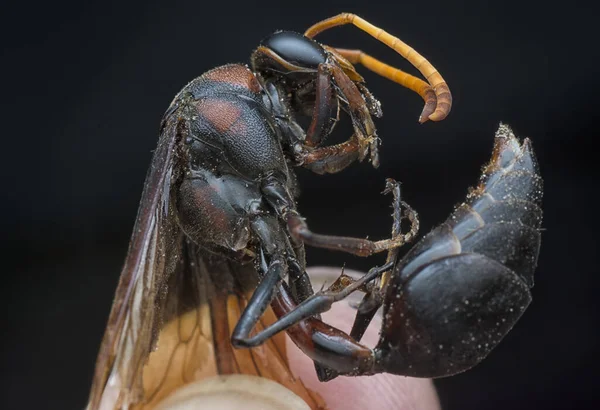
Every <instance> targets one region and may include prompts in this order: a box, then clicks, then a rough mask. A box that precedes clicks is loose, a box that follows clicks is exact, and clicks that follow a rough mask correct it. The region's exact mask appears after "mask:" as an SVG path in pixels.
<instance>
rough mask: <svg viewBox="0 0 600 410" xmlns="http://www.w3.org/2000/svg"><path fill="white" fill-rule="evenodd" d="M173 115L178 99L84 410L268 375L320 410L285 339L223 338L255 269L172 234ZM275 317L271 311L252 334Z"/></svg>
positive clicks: (176, 131) (154, 400)
mask: <svg viewBox="0 0 600 410" xmlns="http://www.w3.org/2000/svg"><path fill="white" fill-rule="evenodd" d="M177 117H178V115H177V100H176V101H175V102H174V105H173V106H172V107H171V108H170V109H169V111H168V112H167V114H166V116H165V119H164V121H163V124H162V126H161V136H160V139H159V142H158V147H157V149H156V151H155V153H154V157H153V160H152V165H151V167H150V170H149V173H148V176H147V178H146V183H145V187H144V191H143V194H142V200H141V203H140V208H139V211H138V216H137V220H136V224H135V228H134V232H133V235H132V239H131V243H130V247H129V252H128V255H127V258H126V261H125V266H124V268H123V271H122V272H121V278H120V281H119V285H118V288H117V291H116V295H115V300H114V304H113V307H112V309H111V312H110V316H109V320H108V325H107V328H106V332H105V335H104V338H103V340H102V344H101V347H100V352H99V354H98V359H97V362H96V370H95V374H94V379H93V384H92V391H91V394H90V399H89V403H88V407H87V409H88V410H122V409H123V410H124V409H144V410H147V409H152V408H153V407H155V406H156V404H158V403H159V402H160V401H161V400H162V399H163V398H165V397H166V396H167V395H169V394H170V393H172V392H173V391H174V390H176V389H177V388H179V387H181V386H182V385H185V384H187V383H190V382H192V381H195V380H200V379H203V378H206V377H211V376H215V375H219V374H232V373H241V374H251V375H258V376H263V377H266V378H269V379H271V380H274V381H276V382H279V383H280V384H282V385H284V386H285V387H287V388H288V389H290V390H292V391H293V392H294V393H296V394H297V395H298V396H300V397H301V398H302V399H304V400H305V401H306V402H307V403H308V404H309V406H310V407H311V408H313V409H319V408H325V406H324V404H323V402H322V400H321V399H320V398H319V397H318V396H316V395H315V394H314V393H312V392H310V391H309V390H307V389H306V388H305V387H304V385H303V384H302V383H301V381H300V380H297V379H296V378H294V376H293V375H292V374H291V372H290V370H289V367H288V365H287V359H286V352H285V339H284V338H285V337H286V336H285V335H284V334H281V335H278V336H276V337H274V338H273V339H271V340H269V341H268V342H267V343H265V344H264V345H262V346H260V347H258V348H255V349H252V350H235V349H233V348H232V346H231V343H230V333H231V331H232V330H233V328H234V326H235V324H236V323H237V320H238V318H239V316H240V312H241V311H242V310H243V309H244V308H245V306H246V304H247V300H248V299H249V295H250V294H251V292H252V291H253V289H254V288H255V287H256V281H257V275H256V271H255V270H254V268H253V267H252V265H246V266H243V265H240V264H238V263H235V262H231V261H227V260H225V259H224V258H221V257H219V256H217V255H210V256H209V255H207V254H206V253H205V252H204V251H203V250H201V249H199V248H198V246H196V245H195V244H193V243H190V242H189V241H188V240H187V239H186V238H185V237H184V235H183V234H182V232H181V231H180V229H179V228H178V225H177V222H176V215H175V210H174V206H173V203H172V201H173V200H172V198H173V195H171V190H172V189H173V188H175V187H176V181H177V179H178V177H179V172H180V171H179V170H180V168H181V166H180V164H179V163H178V153H179V149H178V148H179V145H178V142H179V140H180V139H181V135H180V134H181V133H183V132H185V131H180V130H182V129H183V127H180V126H179V120H178V118H177ZM274 320H275V316H274V315H273V313H272V312H271V311H270V310H269V311H268V312H267V313H266V314H265V316H264V317H263V318H262V320H261V323H260V324H259V326H258V327H259V328H260V327H261V326H266V325H268V324H269V323H271V322H272V321H274Z"/></svg>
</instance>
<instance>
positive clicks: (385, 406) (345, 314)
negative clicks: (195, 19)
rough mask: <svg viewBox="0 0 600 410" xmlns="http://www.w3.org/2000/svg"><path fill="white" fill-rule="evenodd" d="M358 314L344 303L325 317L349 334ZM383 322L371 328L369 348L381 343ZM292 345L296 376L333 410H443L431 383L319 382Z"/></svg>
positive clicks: (382, 379) (395, 379) (386, 377)
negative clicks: (379, 341)
mask: <svg viewBox="0 0 600 410" xmlns="http://www.w3.org/2000/svg"><path fill="white" fill-rule="evenodd" d="M355 314H356V311H355V310H354V309H352V308H351V307H350V306H349V305H348V304H347V303H345V302H340V303H337V304H335V305H334V306H333V308H332V309H331V311H329V312H327V313H325V314H324V315H323V319H324V321H326V322H327V323H329V324H331V325H333V326H336V327H338V328H340V329H341V330H344V331H346V332H347V331H348V330H349V328H350V326H351V324H352V321H353V318H354V315H355ZM380 326H381V318H380V317H378V316H376V317H375V319H374V321H373V322H372V326H369V329H368V330H367V332H366V334H365V336H364V338H363V342H364V343H365V344H366V345H368V346H373V345H375V343H377V339H378V331H379V328H380ZM287 342H288V347H287V351H288V359H289V362H290V367H291V369H292V372H293V373H294V375H296V376H297V377H299V378H300V379H302V381H303V383H304V384H305V385H306V387H308V388H309V389H311V390H313V391H315V392H317V393H318V394H320V395H321V397H322V398H323V399H324V400H325V403H327V406H328V408H329V409H330V410H338V409H339V410H342V409H343V410H364V409H370V408H374V409H378V410H398V409H419V410H437V409H439V408H440V403H439V400H438V396H437V393H436V391H435V388H434V386H433V383H432V381H431V380H430V379H416V378H412V377H405V376H396V375H391V374H377V375H372V376H358V377H345V376H340V377H338V378H336V379H334V380H332V381H329V382H326V383H322V382H320V381H319V380H318V379H317V376H316V373H315V369H314V364H313V362H312V360H310V359H309V358H308V357H307V356H306V355H305V354H304V353H302V352H301V351H300V350H299V349H298V348H297V347H296V346H295V345H294V344H293V342H291V340H289V339H288V340H287Z"/></svg>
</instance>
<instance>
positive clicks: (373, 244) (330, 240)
mask: <svg viewBox="0 0 600 410" xmlns="http://www.w3.org/2000/svg"><path fill="white" fill-rule="evenodd" d="M407 215H408V217H409V219H410V221H411V224H412V226H411V229H410V231H409V232H408V233H406V234H400V235H398V236H396V237H393V238H391V239H383V240H380V241H370V240H368V239H362V238H351V237H345V236H332V235H321V234H318V233H314V232H312V231H311V230H310V229H309V228H308V225H307V224H306V222H305V221H304V219H303V218H302V217H300V215H298V214H297V213H295V212H288V213H287V214H286V219H287V223H288V228H289V231H290V234H291V235H292V236H293V237H295V238H299V239H300V240H302V241H303V242H304V243H305V244H307V245H310V246H314V247H317V248H325V249H331V250H337V251H343V252H348V253H351V254H353V255H357V256H370V255H372V254H374V253H378V252H383V251H386V250H389V249H394V248H397V247H399V246H402V245H404V244H405V243H406V242H409V241H410V240H412V239H413V237H414V236H415V235H416V233H417V231H418V230H419V220H418V218H417V214H416V212H414V211H413V210H412V209H411V208H409V209H408V212H407Z"/></svg>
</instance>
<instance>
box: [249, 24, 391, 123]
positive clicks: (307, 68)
mask: <svg viewBox="0 0 600 410" xmlns="http://www.w3.org/2000/svg"><path fill="white" fill-rule="evenodd" d="M251 64H252V69H253V71H254V72H256V73H259V74H260V75H261V76H262V77H263V78H264V79H266V80H271V81H275V82H277V84H278V85H279V86H281V87H283V88H284V89H285V90H286V91H287V92H288V93H290V94H296V91H299V90H302V92H301V95H298V96H297V97H299V98H301V99H311V98H314V84H315V82H316V79H317V77H318V75H319V70H321V72H323V73H324V74H325V75H327V76H328V78H329V80H330V83H331V85H332V86H333V87H334V88H335V94H336V96H337V97H338V98H341V99H342V100H343V101H347V100H348V96H346V95H345V93H344V91H343V88H344V87H340V86H339V83H346V84H347V83H354V85H355V86H356V88H358V91H359V92H360V93H361V94H362V97H363V98H364V100H365V101H366V102H367V105H368V106H369V108H370V109H371V107H372V108H373V110H371V111H372V112H371V114H374V115H378V116H379V115H380V112H379V103H377V102H376V100H375V99H374V98H373V97H372V95H371V93H370V92H369V91H368V90H367V89H366V87H365V85H364V79H363V77H362V76H361V75H360V74H358V72H357V71H356V69H355V68H354V66H353V65H352V64H351V63H350V62H349V61H348V60H347V59H345V58H344V57H343V56H342V55H340V54H339V53H338V52H336V50H335V49H334V48H331V47H328V46H325V45H322V44H320V43H318V42H317V41H315V40H313V39H312V38H309V37H306V36H304V35H302V34H300V33H296V32H293V31H277V32H275V33H273V34H271V35H270V36H268V37H267V38H265V39H263V40H262V41H261V43H260V45H259V46H258V48H257V49H256V50H255V51H254V53H253V54H252V58H251ZM345 88H346V89H347V88H348V87H345Z"/></svg>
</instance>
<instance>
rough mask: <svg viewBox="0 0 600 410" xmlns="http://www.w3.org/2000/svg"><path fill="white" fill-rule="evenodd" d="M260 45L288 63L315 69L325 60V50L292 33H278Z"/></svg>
mask: <svg viewBox="0 0 600 410" xmlns="http://www.w3.org/2000/svg"><path fill="white" fill-rule="evenodd" d="M261 45H263V46H265V47H268V48H270V49H271V50H273V51H274V52H275V53H276V54H277V55H279V56H280V57H281V58H283V59H284V60H285V61H287V62H288V63H291V64H294V65H297V66H300V67H306V68H317V66H318V65H319V64H322V63H324V62H325V60H326V59H327V54H325V50H323V47H321V46H320V45H319V44H318V43H317V42H316V41H314V40H311V39H310V38H308V37H304V36H303V35H302V34H299V33H295V32H293V31H278V32H277V33H274V34H271V35H270V36H269V37H267V38H265V39H264V40H263V41H262V42H261Z"/></svg>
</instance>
